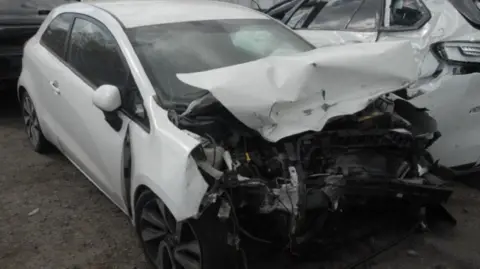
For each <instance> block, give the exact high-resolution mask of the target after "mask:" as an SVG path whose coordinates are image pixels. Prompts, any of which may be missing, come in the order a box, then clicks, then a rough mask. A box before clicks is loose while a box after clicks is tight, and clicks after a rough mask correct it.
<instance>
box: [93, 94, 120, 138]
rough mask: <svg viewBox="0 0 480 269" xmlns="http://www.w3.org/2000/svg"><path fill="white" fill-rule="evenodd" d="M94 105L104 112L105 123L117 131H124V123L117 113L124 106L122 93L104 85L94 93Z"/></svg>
mask: <svg viewBox="0 0 480 269" xmlns="http://www.w3.org/2000/svg"><path fill="white" fill-rule="evenodd" d="M93 104H94V105H95V106H96V107H98V108H99V109H100V110H102V111H103V114H104V115H105V121H107V122H108V124H109V125H110V126H111V127H112V128H113V129H114V130H115V131H117V132H118V131H120V129H122V125H123V121H122V118H120V117H119V116H118V113H117V112H116V110H117V109H119V108H120V106H121V105H122V98H121V96H120V91H119V90H118V88H117V87H115V86H113V85H102V86H100V87H98V89H97V90H96V91H95V92H93Z"/></svg>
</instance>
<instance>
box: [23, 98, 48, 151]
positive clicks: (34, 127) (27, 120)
mask: <svg viewBox="0 0 480 269" xmlns="http://www.w3.org/2000/svg"><path fill="white" fill-rule="evenodd" d="M20 105H21V108H22V117H23V122H24V124H25V132H26V133H27V137H28V140H29V141H30V144H32V146H33V150H35V151H36V152H38V153H47V152H49V150H50V149H51V148H52V145H51V144H50V142H48V140H47V139H46V138H45V136H44V135H43V133H42V130H41V129H40V123H39V121H38V115H37V111H36V110H35V106H34V105H33V102H32V99H31V98H30V96H29V95H28V93H27V92H23V94H22V97H21V100H20Z"/></svg>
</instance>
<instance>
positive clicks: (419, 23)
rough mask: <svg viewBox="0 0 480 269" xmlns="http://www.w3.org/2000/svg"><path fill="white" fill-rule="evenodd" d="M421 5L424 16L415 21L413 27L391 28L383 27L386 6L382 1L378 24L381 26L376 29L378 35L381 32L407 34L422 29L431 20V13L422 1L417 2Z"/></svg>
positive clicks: (384, 0)
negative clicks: (424, 12)
mask: <svg viewBox="0 0 480 269" xmlns="http://www.w3.org/2000/svg"><path fill="white" fill-rule="evenodd" d="M417 1H418V2H419V3H420V4H421V5H422V7H423V8H424V10H425V11H426V16H423V18H422V19H420V20H419V21H417V22H416V23H415V24H414V25H412V26H397V27H395V26H394V27H392V26H389V27H386V26H384V25H383V24H384V22H385V12H386V11H387V9H386V5H385V2H386V0H383V1H382V2H383V11H382V13H381V16H380V23H381V26H380V28H379V29H378V31H379V33H381V32H409V31H416V30H419V29H420V28H422V27H423V26H425V24H427V22H429V21H430V19H431V18H432V13H431V12H430V9H428V7H427V5H425V3H424V2H423V0H417Z"/></svg>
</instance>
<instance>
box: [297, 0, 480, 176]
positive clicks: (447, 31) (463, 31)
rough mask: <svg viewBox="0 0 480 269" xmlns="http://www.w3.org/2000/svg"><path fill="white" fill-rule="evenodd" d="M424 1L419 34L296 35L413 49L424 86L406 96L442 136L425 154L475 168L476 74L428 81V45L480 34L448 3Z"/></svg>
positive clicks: (431, 62)
mask: <svg viewBox="0 0 480 269" xmlns="http://www.w3.org/2000/svg"><path fill="white" fill-rule="evenodd" d="M423 2H424V4H425V5H426V6H427V8H428V9H429V10H430V12H431V18H430V20H429V21H428V22H427V23H426V24H425V25H424V26H423V27H421V28H420V29H419V30H414V31H400V32H384V31H381V32H380V33H379V34H378V37H376V36H377V32H351V31H326V30H300V29H299V30H295V32H297V33H298V34H300V35H301V36H303V37H304V38H305V39H307V40H309V41H310V42H311V43H312V44H314V45H315V46H317V47H325V46H332V45H341V44H346V43H352V42H380V41H381V42H384V41H399V40H408V41H410V42H411V43H412V46H413V48H414V49H415V58H416V61H417V66H416V69H417V76H418V78H419V79H420V82H422V83H423V84H420V83H417V84H416V85H415V87H412V88H410V89H409V90H408V93H409V95H410V96H411V97H414V96H416V97H414V98H413V99H411V100H409V101H410V102H411V103H412V104H414V105H416V106H417V107H425V108H427V109H429V111H430V113H431V114H432V116H434V117H435V119H436V120H437V122H438V126H439V131H440V132H441V133H442V137H440V139H439V140H438V141H437V142H436V143H434V144H433V145H432V147H430V149H429V150H430V152H431V153H432V155H433V156H434V158H436V159H438V160H439V161H440V163H441V164H443V165H446V166H450V167H455V166H461V165H464V164H469V163H478V164H480V163H479V161H480V139H479V138H478V135H477V134H478V133H480V113H478V112H477V110H478V109H476V108H477V107H478V106H480V91H478V85H479V84H478V82H479V80H478V77H479V76H480V75H479V74H478V73H473V74H468V75H462V76H457V75H455V76H452V74H451V73H448V72H446V73H443V74H442V75H441V78H433V79H432V78H430V76H431V75H432V74H434V72H435V71H436V70H437V69H438V67H439V66H440V64H441V63H440V62H439V61H438V60H437V59H436V58H435V57H434V55H433V54H432V53H431V51H430V46H431V45H432V44H433V43H435V42H439V41H454V40H455V41H457V40H458V41H480V31H479V30H477V29H475V28H474V27H472V25H470V24H469V23H468V22H467V21H466V19H465V18H464V17H463V16H462V15H461V14H460V13H459V12H458V11H457V10H456V9H455V8H454V7H453V5H452V4H451V3H450V2H449V1H447V0H440V1H438V0H424V1H423ZM386 8H387V9H388V6H387V7H386ZM386 13H388V12H386ZM374 37H376V38H374ZM419 84H420V85H419ZM417 95H418V96H417ZM472 111H473V113H472Z"/></svg>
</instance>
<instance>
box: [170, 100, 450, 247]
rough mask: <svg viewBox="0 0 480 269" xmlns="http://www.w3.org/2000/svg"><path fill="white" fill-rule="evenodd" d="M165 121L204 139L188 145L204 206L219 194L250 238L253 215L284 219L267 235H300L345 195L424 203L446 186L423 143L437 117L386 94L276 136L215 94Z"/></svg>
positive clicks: (225, 214)
mask: <svg viewBox="0 0 480 269" xmlns="http://www.w3.org/2000/svg"><path fill="white" fill-rule="evenodd" d="M171 120H172V121H173V122H175V123H176V124H177V126H179V127H180V128H181V129H186V130H188V131H190V132H192V133H194V134H195V135H198V136H200V137H201V138H200V139H202V141H203V142H202V144H201V147H198V148H197V150H196V151H194V152H193V153H192V156H193V157H194V158H195V159H196V161H197V164H198V166H199V168H200V171H201V172H202V174H203V175H204V177H205V179H206V180H207V182H208V184H209V190H208V192H207V194H206V195H205V199H204V202H203V203H202V208H206V207H208V206H210V205H212V204H215V203H217V204H218V203H220V204H221V205H220V206H219V212H218V217H219V218H221V219H230V218H232V219H233V222H234V223H235V225H237V226H238V228H239V229H240V231H241V232H243V233H245V234H247V235H250V236H251V237H254V236H252V235H251V233H250V232H249V231H247V229H245V228H243V227H244V224H245V223H244V222H249V218H250V219H252V218H259V217H267V218H268V217H271V218H272V219H274V222H276V224H277V226H278V225H280V226H282V225H283V227H280V228H279V229H278V230H276V231H275V233H274V235H273V239H279V240H281V241H283V240H289V241H292V240H293V241H295V242H296V243H301V242H304V241H305V240H308V237H309V236H308V234H309V233H310V231H311V230H312V227H313V226H316V227H315V229H318V226H319V225H320V224H319V222H318V219H325V217H327V216H328V214H330V213H331V212H334V211H338V210H342V208H343V207H345V206H348V205H349V204H356V205H358V204H362V203H365V202H366V201H368V200H369V199H378V198H381V199H382V201H385V204H386V205H388V201H389V200H391V201H394V202H395V201H402V202H405V203H407V204H409V205H410V206H415V207H418V208H421V207H423V206H427V205H431V204H441V203H443V202H445V201H446V200H448V198H449V196H450V194H451V192H452V191H451V190H450V189H449V188H448V187H447V186H446V183H445V181H444V180H442V179H441V178H439V176H437V175H435V173H434V172H432V171H433V170H435V167H436V166H437V164H436V163H434V161H433V160H432V158H431V157H430V155H429V154H428V152H427V151H426V149H427V148H428V147H429V146H430V145H431V144H432V143H434V142H435V140H436V139H438V138H439V137H440V134H439V132H438V131H437V126H436V121H435V120H434V119H433V118H431V117H430V116H429V115H428V113H427V112H426V111H424V110H422V109H418V108H416V107H414V106H413V105H411V104H410V103H408V102H407V101H404V100H403V99H399V98H397V97H396V96H394V95H392V94H390V96H389V95H388V94H387V95H385V96H381V97H379V98H377V99H376V100H374V101H373V102H371V103H370V105H368V106H367V107H366V108H365V109H363V110H362V111H360V112H357V113H355V114H352V115H344V116H339V117H335V118H332V119H330V120H329V121H328V122H327V124H326V125H325V127H324V128H323V130H322V131H320V132H304V133H301V134H297V135H293V136H290V137H286V138H283V139H281V140H280V141H277V142H275V143H273V142H269V141H266V140H265V139H264V138H263V137H262V136H260V135H259V134H258V133H256V132H255V131H253V130H252V129H250V128H248V127H246V126H245V125H243V124H242V123H241V122H240V121H238V120H237V119H236V118H235V117H234V116H233V115H232V114H231V113H230V112H229V111H228V110H227V109H225V107H223V105H222V104H221V103H219V102H212V103H209V105H208V106H205V107H203V108H202V109H198V110H197V111H191V112H189V114H188V115H186V116H184V117H178V116H176V115H172V117H171ZM200 213H201V212H200ZM279 219H281V221H277V220H279ZM278 231H281V232H280V233H279V232H278ZM269 232H271V231H269ZM255 238H256V237H255ZM257 239H258V240H263V241H267V239H262V238H257ZM268 240H269V239H268Z"/></svg>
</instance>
